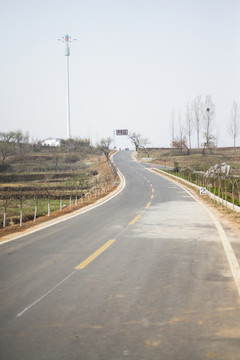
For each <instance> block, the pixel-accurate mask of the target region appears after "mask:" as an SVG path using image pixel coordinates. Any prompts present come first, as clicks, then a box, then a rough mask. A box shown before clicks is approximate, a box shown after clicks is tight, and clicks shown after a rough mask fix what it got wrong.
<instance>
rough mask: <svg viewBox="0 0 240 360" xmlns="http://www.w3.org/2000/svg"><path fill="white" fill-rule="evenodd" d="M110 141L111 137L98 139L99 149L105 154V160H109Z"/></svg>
mask: <svg viewBox="0 0 240 360" xmlns="http://www.w3.org/2000/svg"><path fill="white" fill-rule="evenodd" d="M111 142H112V138H110V137H107V138H105V139H102V140H101V141H100V144H99V145H98V148H99V150H101V151H102V152H103V153H104V155H105V156H106V159H107V161H109V154H110V145H111Z"/></svg>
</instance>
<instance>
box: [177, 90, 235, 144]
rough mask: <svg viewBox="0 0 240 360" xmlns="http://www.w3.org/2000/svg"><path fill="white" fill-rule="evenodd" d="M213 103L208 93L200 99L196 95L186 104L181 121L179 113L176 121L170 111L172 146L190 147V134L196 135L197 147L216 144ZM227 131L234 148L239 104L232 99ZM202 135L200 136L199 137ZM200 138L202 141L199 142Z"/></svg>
mask: <svg viewBox="0 0 240 360" xmlns="http://www.w3.org/2000/svg"><path fill="white" fill-rule="evenodd" d="M215 117H216V112H215V104H214V103H213V101H212V98H211V96H210V95H208V96H206V98H205V100H202V97H201V95H199V96H197V97H196V98H195V99H194V100H193V101H192V102H191V103H189V104H187V107H186V114H185V121H182V119H181V114H180V113H179V114H178V121H176V118H175V114H174V111H172V113H171V118H170V130H171V146H172V147H173V148H180V149H182V148H189V149H191V147H192V135H193V134H194V133H195V134H196V136H197V147H198V148H200V147H203V148H212V147H214V146H216V145H217V135H215V133H216V128H215V127H216V124H215ZM226 130H227V132H228V133H229V135H230V136H231V138H232V139H233V146H234V148H236V140H237V137H238V136H239V134H240V104H239V103H238V102H237V101H234V102H233V104H232V109H231V113H230V119H229V122H228V124H227V129H226ZM201 135H202V137H201ZM201 138H202V141H203V143H202V144H201V142H200V141H201Z"/></svg>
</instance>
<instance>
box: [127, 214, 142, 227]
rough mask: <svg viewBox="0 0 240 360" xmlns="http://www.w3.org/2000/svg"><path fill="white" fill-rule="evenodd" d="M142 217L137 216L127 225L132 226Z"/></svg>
mask: <svg viewBox="0 0 240 360" xmlns="http://www.w3.org/2000/svg"><path fill="white" fill-rule="evenodd" d="M141 216H142V215H141V214H139V215H137V216H136V217H135V218H134V219H133V220H132V221H130V223H129V225H133V224H134V223H135V222H136V221H137V220H138V219H139V218H140V217H141Z"/></svg>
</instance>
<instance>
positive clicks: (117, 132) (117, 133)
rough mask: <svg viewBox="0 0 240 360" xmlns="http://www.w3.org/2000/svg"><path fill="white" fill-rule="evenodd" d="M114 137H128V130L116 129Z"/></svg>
mask: <svg viewBox="0 0 240 360" xmlns="http://www.w3.org/2000/svg"><path fill="white" fill-rule="evenodd" d="M116 135H128V129H118V130H116Z"/></svg>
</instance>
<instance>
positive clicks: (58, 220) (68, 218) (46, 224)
mask: <svg viewBox="0 0 240 360" xmlns="http://www.w3.org/2000/svg"><path fill="white" fill-rule="evenodd" d="M118 174H119V177H120V179H121V183H120V189H118V190H117V191H116V190H115V191H116V192H115V193H114V194H113V195H111V194H109V195H108V196H107V198H106V199H105V200H102V199H100V200H98V201H99V202H98V201H97V202H96V203H94V204H91V205H88V206H86V208H85V209H84V208H83V209H80V210H76V212H75V213H74V214H72V215H63V217H62V218H61V216H60V217H59V218H58V219H54V220H52V221H51V220H50V221H49V222H47V223H43V224H40V225H39V228H37V229H36V228H35V229H33V230H30V231H27V232H25V233H22V234H20V235H17V236H15V237H12V238H11V239H8V240H5V241H2V242H0V245H3V244H6V243H8V242H11V241H14V240H17V239H19V238H21V237H24V236H27V235H30V234H33V233H35V232H37V231H40V230H43V229H46V228H48V227H50V226H53V225H56V224H59V223H61V222H63V221H67V220H70V219H72V218H74V217H76V216H79V215H81V214H84V213H86V212H88V211H90V210H93V209H95V208H97V207H99V206H101V205H103V204H106V203H107V202H108V201H110V200H112V199H113V198H114V197H115V196H117V195H118V194H120V192H121V191H122V190H123V189H124V188H125V186H126V180H125V177H124V176H123V174H122V173H121V172H120V171H119V170H118Z"/></svg>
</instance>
